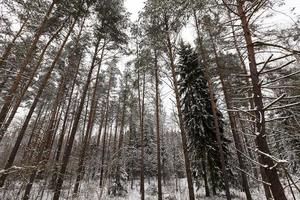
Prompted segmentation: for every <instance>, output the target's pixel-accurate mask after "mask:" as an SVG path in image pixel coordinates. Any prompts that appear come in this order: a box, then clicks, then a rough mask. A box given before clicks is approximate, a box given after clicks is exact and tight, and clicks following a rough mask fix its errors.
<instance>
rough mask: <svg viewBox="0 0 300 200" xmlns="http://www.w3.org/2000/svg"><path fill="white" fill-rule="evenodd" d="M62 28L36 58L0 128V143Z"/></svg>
mask: <svg viewBox="0 0 300 200" xmlns="http://www.w3.org/2000/svg"><path fill="white" fill-rule="evenodd" d="M63 27H64V26H61V27H60V28H59V29H58V30H57V31H56V32H55V33H54V34H53V36H52V37H51V38H50V39H49V41H48V42H47V44H46V45H45V47H44V48H43V51H42V53H41V54H40V56H39V58H38V62H37V64H35V66H34V67H33V69H32V71H31V74H30V77H29V80H28V81H27V83H26V85H25V86H24V87H23V88H22V89H21V93H20V94H19V95H18V96H17V97H16V102H15V103H14V105H13V108H12V110H11V112H10V114H9V117H8V119H7V120H5V122H3V125H2V126H1V128H0V142H1V141H2V139H3V136H4V134H5V132H6V131H7V129H8V127H9V126H10V124H11V122H12V120H13V119H14V116H15V114H16V113H17V110H18V108H19V106H20V104H21V102H22V100H23V97H24V95H25V94H26V92H27V90H28V88H29V87H30V85H31V83H32V82H33V81H34V76H35V75H36V72H37V70H38V68H39V67H40V65H41V64H42V62H43V58H44V55H45V53H46V50H47V49H48V47H49V45H50V44H51V43H52V41H53V40H54V39H55V38H56V37H57V36H58V34H59V33H60V31H61V30H62V29H63Z"/></svg>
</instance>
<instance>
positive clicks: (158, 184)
mask: <svg viewBox="0 0 300 200" xmlns="http://www.w3.org/2000/svg"><path fill="white" fill-rule="evenodd" d="M157 59H158V58H157V51H156V50H154V60H155V61H154V62H155V63H154V68H155V69H154V70H155V113H156V152H157V188H158V194H157V195H158V200H162V185H161V162H160V123H159V122H160V117H159V116H160V115H159V74H158V73H159V72H158V63H157V62H158V61H157Z"/></svg>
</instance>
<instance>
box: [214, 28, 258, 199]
mask: <svg viewBox="0 0 300 200" xmlns="http://www.w3.org/2000/svg"><path fill="white" fill-rule="evenodd" d="M209 35H210V38H211V41H212V46H213V52H214V54H215V60H216V65H217V72H218V75H219V78H220V81H221V86H222V90H223V93H224V98H225V104H226V107H227V109H228V110H231V109H232V105H231V102H232V99H231V96H230V95H229V94H228V90H227V85H226V84H225V81H224V74H223V69H222V66H221V63H220V60H219V56H218V52H217V49H216V45H215V43H214V39H213V37H212V34H211V32H210V31H209ZM227 113H228V116H229V122H230V128H231V132H232V135H233V140H234V145H235V147H236V149H237V157H238V162H239V167H240V169H241V170H243V171H241V177H242V185H243V189H244V191H245V194H246V197H247V200H252V196H251V192H250V189H249V183H248V179H247V175H246V173H245V170H246V165H245V162H244V160H243V157H242V155H243V154H245V153H244V148H243V146H242V142H241V138H240V136H239V134H238V132H237V124H236V119H235V117H234V115H233V113H232V112H227Z"/></svg>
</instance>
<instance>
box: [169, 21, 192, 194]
mask: <svg viewBox="0 0 300 200" xmlns="http://www.w3.org/2000/svg"><path fill="white" fill-rule="evenodd" d="M164 23H165V24H164V26H165V31H166V39H167V49H168V56H169V60H170V67H171V73H172V81H173V90H174V93H175V99H176V108H177V114H178V119H179V128H180V134H181V140H182V148H183V155H184V162H185V171H186V176H187V183H188V190H189V198H190V200H194V199H195V194H194V186H193V178H192V171H191V164H190V159H189V155H188V149H187V136H186V130H185V127H184V121H183V114H182V111H181V106H180V94H179V89H178V80H177V74H176V66H175V61H174V53H173V47H172V43H171V38H170V35H169V31H170V30H169V22H168V18H167V16H165V22H164Z"/></svg>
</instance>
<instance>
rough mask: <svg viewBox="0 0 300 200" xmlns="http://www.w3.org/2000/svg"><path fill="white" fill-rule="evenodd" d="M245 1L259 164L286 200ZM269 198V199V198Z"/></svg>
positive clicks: (244, 24) (240, 11)
mask: <svg viewBox="0 0 300 200" xmlns="http://www.w3.org/2000/svg"><path fill="white" fill-rule="evenodd" d="M244 3H245V2H244V1H241V0H237V11H238V15H239V18H240V20H241V23H242V28H243V33H244V39H245V42H246V45H247V53H248V60H249V67H250V77H251V82H252V87H253V95H254V97H253V98H254V105H255V108H256V109H255V125H256V133H255V134H256V138H255V143H256V145H257V148H258V150H259V151H260V152H261V153H259V155H258V158H259V162H260V164H261V165H262V166H265V167H264V170H263V171H264V173H265V177H264V175H263V172H261V173H262V177H263V181H264V182H266V183H270V184H271V185H270V189H271V192H272V195H273V198H274V199H275V200H286V199H287V198H286V196H285V194H284V190H283V187H282V185H281V183H280V180H279V176H278V174H277V168H276V164H275V163H274V161H273V160H272V159H271V158H270V156H269V155H270V150H269V146H268V143H267V140H266V127H265V125H266V124H265V110H264V104H263V100H262V91H261V83H260V80H259V72H258V70H257V64H256V58H255V50H254V46H253V42H252V35H251V31H250V28H249V22H248V18H247V16H246V11H245V9H244ZM267 198H269V197H267Z"/></svg>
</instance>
